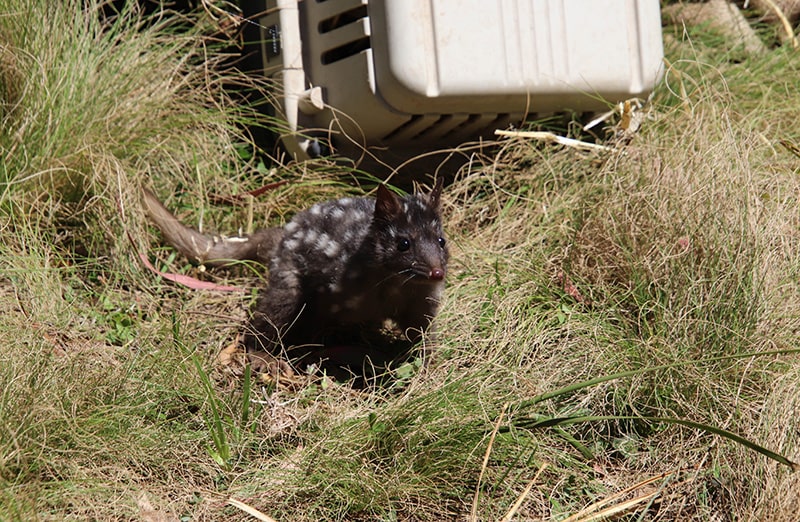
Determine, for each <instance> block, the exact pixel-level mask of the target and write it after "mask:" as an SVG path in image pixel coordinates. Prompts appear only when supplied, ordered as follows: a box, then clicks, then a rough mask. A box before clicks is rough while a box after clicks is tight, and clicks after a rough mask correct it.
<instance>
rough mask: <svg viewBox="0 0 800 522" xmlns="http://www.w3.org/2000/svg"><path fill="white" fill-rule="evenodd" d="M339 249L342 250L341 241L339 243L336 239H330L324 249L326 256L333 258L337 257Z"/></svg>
mask: <svg viewBox="0 0 800 522" xmlns="http://www.w3.org/2000/svg"><path fill="white" fill-rule="evenodd" d="M339 250H341V248H340V246H339V243H337V242H336V241H330V242H329V243H328V246H326V247H325V249H324V250H323V253H324V254H325V255H326V256H328V257H331V258H332V257H336V255H337V254H338V253H339Z"/></svg>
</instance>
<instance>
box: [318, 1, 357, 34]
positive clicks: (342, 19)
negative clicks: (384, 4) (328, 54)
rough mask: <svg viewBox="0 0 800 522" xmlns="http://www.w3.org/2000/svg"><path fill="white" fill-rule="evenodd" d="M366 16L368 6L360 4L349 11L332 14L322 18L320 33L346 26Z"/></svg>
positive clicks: (319, 26)
mask: <svg viewBox="0 0 800 522" xmlns="http://www.w3.org/2000/svg"><path fill="white" fill-rule="evenodd" d="M366 17H367V6H366V5H360V6H358V7H354V8H353V9H350V10H348V11H344V12H341V13H337V14H336V16H331V17H330V18H326V19H324V20H322V21H321V22H320V23H319V25H318V26H317V30H318V31H319V34H325V33H329V32H331V31H333V30H334V29H338V28H340V27H344V26H346V25H349V24H352V23H353V22H357V21H359V20H361V19H362V18H366Z"/></svg>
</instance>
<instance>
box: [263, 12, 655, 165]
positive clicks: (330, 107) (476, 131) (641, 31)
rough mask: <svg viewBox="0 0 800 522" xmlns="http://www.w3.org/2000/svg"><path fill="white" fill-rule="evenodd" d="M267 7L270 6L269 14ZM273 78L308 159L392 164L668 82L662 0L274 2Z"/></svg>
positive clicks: (269, 68)
mask: <svg viewBox="0 0 800 522" xmlns="http://www.w3.org/2000/svg"><path fill="white" fill-rule="evenodd" d="M261 6H264V4H261ZM264 7H265V10H264V11H262V12H261V13H260V14H257V15H255V17H254V21H256V22H257V24H258V26H259V27H260V32H261V35H260V44H261V58H262V61H263V70H264V73H265V74H266V75H268V76H270V77H273V78H275V79H277V80H279V82H280V84H281V85H282V90H283V95H282V96H281V97H280V98H279V100H280V102H279V105H280V107H278V109H279V113H281V114H282V115H283V116H284V117H285V119H286V121H287V122H288V125H289V129H290V132H288V133H287V134H286V135H285V136H283V137H282V138H281V139H282V141H283V143H284V145H285V146H286V148H287V149H288V151H289V152H290V153H291V154H293V155H295V156H296V157H298V159H302V158H307V157H309V156H314V155H315V154H318V153H319V150H320V147H319V144H320V143H321V144H323V150H324V148H325V147H330V148H331V150H332V151H334V152H336V153H338V154H342V155H344V156H349V157H352V158H357V157H359V156H361V155H362V153H363V151H364V150H365V149H369V150H371V151H373V152H374V153H375V154H377V155H378V157H381V158H382V159H383V160H384V161H390V162H392V160H395V161H394V163H397V162H400V161H403V159H404V158H406V159H407V158H409V157H412V156H414V155H416V154H419V153H421V152H427V151H431V150H436V149H441V148H447V147H453V146H456V145H458V144H460V143H463V142H465V141H470V140H475V139H478V138H481V137H487V136H490V135H492V133H493V132H494V130H495V129H497V128H507V127H509V126H510V125H519V124H520V123H521V122H523V121H524V120H526V119H532V118H537V117H542V116H543V115H547V114H552V113H557V112H562V111H571V112H579V113H582V112H596V111H605V110H608V108H609V106H610V105H611V104H613V103H615V102H619V101H622V100H625V99H629V98H632V97H643V96H646V95H647V94H648V93H649V92H650V91H651V90H652V89H653V87H654V86H655V84H656V82H657V81H658V79H659V77H660V72H661V64H662V55H663V47H662V41H661V18H660V8H659V2H658V0H495V1H492V0H300V1H298V0H266V5H265V6H264Z"/></svg>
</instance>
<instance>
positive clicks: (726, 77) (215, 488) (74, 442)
mask: <svg viewBox="0 0 800 522" xmlns="http://www.w3.org/2000/svg"><path fill="white" fill-rule="evenodd" d="M80 5H82V3H80V2H75V3H73V2H62V3H60V4H58V5H51V3H48V2H44V1H42V2H18V1H15V0H12V2H11V5H10V8H9V9H8V14H3V15H0V96H2V104H1V105H0V107H2V108H1V109H0V111H1V112H0V117H2V127H0V147H2V151H3V163H2V164H0V219H2V221H0V228H1V229H2V234H3V241H2V242H0V313H1V314H2V319H1V320H0V342H2V345H3V346H4V347H5V349H4V350H3V351H2V352H0V417H2V418H3V419H4V422H3V423H2V425H0V518H2V519H4V520H6V519H8V520H36V519H41V520H63V519H101V520H131V519H145V520H148V519H151V520H155V519H158V518H153V517H156V516H161V517H162V518H161V519H163V520H178V519H180V518H181V517H186V518H192V519H194V520H242V519H245V518H244V515H243V514H242V513H241V512H240V511H238V510H237V509H235V508H234V507H231V506H227V505H226V504H225V499H226V498H228V497H233V498H236V499H237V500H240V501H243V502H245V503H246V504H248V505H250V506H253V507H255V508H257V509H260V510H262V511H263V512H265V513H268V514H270V515H271V516H273V517H275V518H277V519H278V520H375V519H380V520H443V519H445V520H448V519H451V520H452V519H455V520H460V519H464V518H466V517H467V516H468V514H469V513H470V512H471V511H472V510H473V509H474V510H475V513H476V514H477V516H478V518H479V519H480V520H494V519H499V518H501V517H502V516H503V514H505V513H507V512H508V511H509V509H510V508H511V506H512V505H513V504H514V503H515V501H517V500H518V498H520V497H523V501H522V504H521V507H520V509H519V511H517V515H516V516H517V518H518V519H524V520H555V519H563V518H565V517H566V516H568V515H569V514H574V513H577V512H578V511H580V510H581V509H583V508H586V507H587V506H590V505H592V504H594V503H599V502H601V501H603V499H608V498H610V497H612V495H614V494H615V493H617V492H619V491H622V490H624V489H625V488H628V487H631V486H634V485H637V484H640V483H642V482H643V481H645V479H648V478H650V477H657V478H658V480H656V481H655V483H654V485H653V486H651V487H653V488H655V489H645V487H644V486H642V487H640V488H637V489H636V490H635V491H634V492H632V493H629V494H628V496H627V497H624V498H625V499H627V500H634V497H635V496H636V495H645V494H646V493H652V492H653V491H657V492H658V493H659V495H658V497H657V500H656V501H655V502H650V503H648V502H647V501H642V502H639V503H633V504H632V505H631V507H630V508H629V510H628V511H627V513H628V515H627V516H629V517H631V519H632V520H709V519H713V517H716V516H723V517H725V516H729V517H731V518H732V519H739V520H763V519H766V518H769V519H770V520H785V521H790V520H794V519H795V518H796V513H797V512H798V508H799V507H800V506H798V505H797V498H798V497H797V495H796V494H794V493H795V492H796V491H797V490H798V479H797V477H796V475H793V474H791V473H790V471H789V470H788V468H786V467H781V466H776V465H775V463H774V462H772V461H770V460H768V459H767V458H766V457H765V456H763V455H762V454H759V453H756V452H754V451H751V450H750V449H747V448H745V447H743V446H741V445H738V444H735V443H733V442H731V441H729V440H726V439H724V438H721V437H717V436H712V435H710V434H708V433H706V432H703V431H701V430H692V429H689V428H686V427H678V426H675V425H669V424H665V423H660V422H655V421H653V420H648V419H647V417H648V416H649V417H672V418H682V419H687V420H691V421H695V422H698V423H703V424H708V425H713V426H717V427H719V428H722V429H726V430H729V431H731V432H734V433H737V434H739V435H741V436H744V437H746V438H748V439H750V440H752V441H754V442H756V443H758V444H761V445H763V446H764V447H766V448H769V449H771V450H773V451H776V452H778V453H781V454H783V455H785V456H786V457H788V458H790V459H792V460H794V461H797V460H800V454H799V453H798V437H797V429H796V417H797V411H798V406H799V405H798V399H797V393H796V390H797V387H798V385H799V384H800V381H798V379H800V370H799V369H798V368H800V366H798V358H797V354H791V353H789V354H772V355H769V356H760V357H750V356H747V357H738V358H737V357H736V356H742V355H743V354H750V353H754V352H765V351H777V350H791V349H795V350H796V349H798V348H800V346H798V343H797V339H798V333H800V304H799V303H800V288H799V287H798V283H797V282H798V281H799V280H800V274H799V273H798V271H799V270H800V268H798V267H800V259H798V257H799V256H800V215H798V212H797V209H798V201H797V200H798V195H799V194H800V178H798V175H797V174H798V168H800V167H798V165H800V164H799V163H798V157H797V156H796V155H795V154H794V153H793V152H791V151H792V145H794V146H795V147H797V146H798V145H800V134H798V132H800V131H798V130H797V128H796V124H795V123H796V122H795V121H794V120H795V118H794V114H796V109H797V103H798V102H797V100H796V99H795V96H796V95H795V93H794V86H793V83H792V82H791V80H790V79H789V78H792V75H791V74H790V73H791V72H792V71H793V72H796V69H797V59H796V58H795V57H793V56H792V55H791V54H789V53H785V52H784V51H782V50H780V49H778V50H775V51H772V52H770V53H768V54H765V55H763V56H759V57H758V58H747V59H746V60H744V61H740V60H741V57H739V56H738V55H737V57H736V59H737V61H736V62H733V61H730V59H731V57H730V56H727V55H725V54H721V53H717V52H716V51H715V49H713V48H712V47H711V46H708V45H706V44H704V43H702V42H698V41H684V40H682V39H681V38H674V37H672V36H671V35H670V38H669V39H668V42H669V45H668V49H667V54H668V58H669V62H670V64H672V67H671V68H670V69H669V70H668V71H667V73H666V78H665V83H664V85H663V86H661V87H660V88H659V91H658V92H657V93H656V96H655V97H654V100H653V102H652V104H651V105H650V107H649V109H648V111H649V112H648V116H649V119H647V120H646V121H645V123H644V125H643V127H642V129H641V130H640V131H639V132H638V133H637V134H635V135H634V136H633V137H632V139H630V141H629V142H627V143H623V142H615V140H614V139H609V140H608V142H609V143H611V144H614V143H617V145H618V146H619V148H620V149H621V150H623V151H624V153H623V154H607V155H597V154H594V153H592V154H587V153H579V152H576V151H574V150H564V149H558V148H554V147H552V146H544V145H541V144H538V143H532V142H526V141H524V140H516V141H508V142H505V143H504V144H503V146H502V147H501V148H500V150H499V151H498V153H497V154H496V155H495V156H494V157H491V158H488V157H481V156H476V157H475V158H474V161H473V162H472V163H471V164H470V166H469V167H467V168H465V169H463V171H462V172H460V173H459V174H458V175H457V177H456V179H455V180H454V182H453V183H452V184H451V185H450V186H449V187H448V188H447V190H446V196H445V199H444V204H445V215H446V222H447V231H448V235H449V241H450V245H451V246H452V261H451V269H450V273H449V274H448V289H447V292H446V296H445V302H444V306H443V310H442V312H441V314H440V316H439V318H438V321H437V322H438V333H437V335H436V336H435V338H431V339H428V340H427V342H429V343H431V344H432V345H433V346H434V350H433V351H432V359H431V361H430V364H429V365H428V366H426V367H425V368H422V369H420V368H416V367H414V366H413V365H412V366H407V367H403V368H400V369H398V370H397V372H396V374H395V376H394V380H390V383H389V384H387V385H386V386H385V387H381V388H377V389H369V390H365V391H353V390H352V389H350V388H349V387H347V386H342V385H339V384H335V383H330V382H327V381H319V382H313V383H307V384H305V385H303V386H300V387H299V388H288V387H278V388H277V389H275V388H273V387H269V386H264V385H262V384H261V383H260V382H257V381H253V382H252V383H249V382H248V381H247V379H245V378H243V377H242V376H241V375H237V374H235V372H233V371H232V369H231V368H230V367H227V366H225V365H220V364H219V363H218V362H217V360H216V356H217V354H218V353H219V352H220V351H221V350H222V349H223V348H224V347H226V346H228V345H229V344H230V343H231V342H232V341H233V340H234V338H235V336H236V334H237V332H238V330H239V328H240V325H241V323H242V321H243V319H244V315H245V314H244V310H245V309H246V307H247V306H248V305H249V302H250V299H251V296H250V295H218V294H208V293H197V292H192V291H189V290H185V289H182V288H179V287H175V286H171V285H169V284H167V283H165V282H163V281H160V280H158V279H156V278H155V277H154V276H153V275H151V274H149V273H145V272H144V271H142V270H141V267H140V265H139V261H138V257H137V256H138V253H139V252H146V251H148V250H151V252H149V254H150V256H151V257H158V258H160V260H159V261H158V262H160V263H162V264H164V265H167V266H168V267H169V268H170V269H172V270H184V269H185V267H183V266H182V263H183V261H182V260H179V259H175V258H174V257H170V256H169V253H168V251H163V252H162V251H157V250H156V249H155V245H157V244H158V241H157V239H156V237H155V236H154V235H152V234H151V233H150V231H149V230H148V229H147V227H146V225H145V222H144V220H143V217H142V215H141V210H140V205H139V203H138V187H139V186H140V185H142V184H148V185H150V186H153V187H154V188H155V189H156V191H157V192H158V193H159V194H160V195H161V196H162V197H163V198H164V199H165V200H166V201H167V203H168V205H170V207H171V208H175V209H176V210H177V212H178V213H179V214H180V215H181V216H182V217H183V218H184V219H186V220H187V221H188V222H191V223H194V224H198V223H203V224H204V225H205V226H207V227H208V228H211V227H213V228H216V229H218V230H231V229H235V228H236V227H239V226H244V227H248V226H258V225H261V224H264V223H266V222H280V221H282V220H284V219H286V218H287V217H288V216H289V215H291V214H292V213H293V212H294V211H296V210H297V209H299V208H303V207H305V206H307V205H308V204H309V203H310V202H311V201H317V200H321V199H325V198H330V197H337V196H341V195H344V194H352V193H362V192H363V189H361V188H358V187H354V186H353V184H352V183H350V182H351V181H352V180H354V179H359V180H363V179H368V178H367V177H366V176H364V175H363V173H355V174H352V173H343V172H342V171H341V169H337V168H335V167H331V168H329V169H328V170H310V169H305V168H303V167H297V166H295V167H278V168H277V170H276V175H277V176H278V177H280V178H283V179H288V180H290V183H287V184H286V185H284V186H282V187H280V188H279V189H277V190H275V191H272V192H269V193H268V194H267V195H265V196H264V197H262V198H260V199H259V200H257V201H253V202H251V203H249V205H251V206H250V207H249V208H248V206H247V205H245V206H243V207H235V208H234V209H233V210H231V209H230V208H228V207H223V206H221V205H217V204H214V203H213V202H212V200H211V198H210V197H209V194H214V193H216V194H232V193H241V192H242V191H243V190H246V189H251V188H256V187H258V186H260V185H262V184H263V183H265V182H269V181H274V178H273V177H270V176H269V175H267V174H266V169H264V168H262V167H261V166H259V165H258V164H257V160H255V159H251V158H250V157H249V156H248V155H247V154H244V153H243V150H244V149H246V148H247V147H248V146H247V139H246V136H245V135H243V132H242V131H241V130H240V127H239V126H238V125H237V124H238V123H240V122H242V121H244V120H246V119H248V118H251V117H253V116H254V114H252V113H250V112H248V109H246V108H243V107H239V106H237V105H236V104H235V103H234V100H232V99H231V98H230V97H228V95H226V94H225V93H224V92H223V91H222V90H221V86H222V84H223V83H226V82H227V83H231V82H232V83H235V82H239V81H242V80H241V79H239V78H238V77H237V76H236V75H235V72H234V71H232V70H229V69H225V68H224V67H222V65H221V60H222V58H223V56H221V55H220V54H219V53H218V52H217V51H218V50H219V49H221V48H222V47H221V43H222V42H220V41H217V40H215V39H213V38H212V37H211V36H209V35H211V34H215V31H216V29H215V27H214V26H213V24H211V23H210V22H209V21H208V20H206V19H203V18H202V17H199V18H185V17H180V18H176V17H173V16H171V15H167V14H163V15H162V16H159V17H156V18H153V19H142V18H140V17H139V16H138V15H137V14H136V13H134V12H130V13H123V14H121V15H120V16H119V17H117V18H115V19H113V20H111V21H109V22H108V24H107V25H102V24H100V22H98V21H97V18H96V16H95V14H96V8H97V6H94V5H92V6H89V7H88V8H86V9H83V8H80ZM54 27H58V28H64V27H68V28H69V29H70V30H63V29H59V30H54V29H53V28H54ZM679 36H680V35H679ZM201 63H204V64H206V65H202V66H201ZM795 76H796V75H795ZM262 124H263V122H262ZM368 186H369V183H367V184H365V187H368ZM251 212H252V216H253V218H252V222H250V221H249V217H248V216H249V215H250V213H251ZM128 234H130V235H131V237H132V238H133V239H134V241H135V243H136V244H135V245H132V244H131V242H130V241H129V239H128V237H127V236H128ZM203 277H218V278H225V279H229V280H232V281H233V282H234V283H236V284H238V285H241V286H248V285H253V284H257V283H258V279H259V277H258V276H257V275H254V274H253V272H251V271H242V273H238V274H237V273H224V272H220V273H216V274H205V275H204V276H203ZM723 356H734V357H731V358H728V359H722V358H721V357H723ZM687 361H690V362H691V361H694V362H692V363H691V364H686V362H687ZM677 364H681V366H676V365H677ZM659 365H663V366H665V368H664V369H662V370H659V371H653V372H647V371H643V372H642V373H638V374H636V375H633V376H630V377H628V378H620V379H614V380H608V381H605V382H602V383H599V384H596V385H594V386H589V387H584V388H578V387H575V389H574V390H573V391H572V392H570V393H560V394H556V395H555V396H553V397H550V398H548V399H547V400H539V399H540V398H541V397H540V396H541V395H542V394H546V393H548V392H552V391H554V390H559V389H561V388H563V387H567V386H569V385H571V384H577V383H581V382H584V381H587V380H589V379H593V378H596V377H600V376H603V375H611V374H615V373H618V372H624V371H631V370H645V369H647V368H652V367H655V366H659ZM248 384H250V385H251V386H250V388H248V390H246V391H243V387H244V386H247V385H248ZM569 416H595V417H597V416H611V417H614V416H616V418H615V419H612V420H607V421H602V422H601V421H597V422H583V423H577V424H572V425H568V424H564V425H556V426H551V427H543V425H542V424H541V423H542V422H544V421H547V420H550V419H558V418H562V417H569ZM498 419H499V424H498ZM537 423H539V424H537ZM495 425H497V426H498V429H497V432H496V435H495V436H494V438H493V439H492V433H493V429H494V427H495ZM490 440H491V441H492V442H491V445H490ZM487 449H488V454H489V459H488V462H487V464H486V465H485V466H484V455H485V454H486V453H487ZM545 464H547V467H546V468H544V471H541V473H540V474H539V475H538V478H537V479H536V481H535V482H534V485H533V487H532V489H531V490H530V491H529V492H527V493H525V489H526V487H527V486H528V484H529V483H530V481H531V480H532V479H533V478H534V476H536V475H537V473H539V472H540V470H542V468H543V466H544V465H545ZM662 474H663V478H659V477H661V475H662ZM479 477H481V479H480V483H479ZM476 493H477V495H476ZM474 499H475V500H474ZM148 517H149V518H148ZM161 519H159V520H161Z"/></svg>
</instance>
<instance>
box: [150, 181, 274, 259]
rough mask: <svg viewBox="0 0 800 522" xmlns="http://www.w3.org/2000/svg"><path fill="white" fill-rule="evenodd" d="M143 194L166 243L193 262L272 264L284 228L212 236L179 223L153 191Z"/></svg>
mask: <svg viewBox="0 0 800 522" xmlns="http://www.w3.org/2000/svg"><path fill="white" fill-rule="evenodd" d="M142 192H143V199H144V204H145V207H146V208H147V213H148V214H149V215H150V219H152V220H153V223H155V225H156V226H157V227H158V229H159V230H161V234H163V236H164V240H165V241H166V242H167V243H169V244H170V245H172V246H173V247H174V248H175V249H176V250H178V252H180V253H181V254H183V255H184V256H186V257H187V258H189V260H190V261H192V262H193V263H198V264H202V265H209V266H225V265H230V264H232V263H233V262H234V261H258V262H261V263H264V264H268V263H269V261H270V259H272V256H273V254H274V253H275V249H276V248H277V247H278V243H279V242H280V240H281V237H282V235H283V229H281V228H265V229H261V230H257V231H256V232H254V233H253V234H251V235H248V236H233V237H225V236H208V235H205V234H202V233H201V232H198V231H197V230H195V229H193V228H191V227H187V226H186V225H184V224H183V223H181V222H180V221H178V219H177V218H176V217H175V216H174V215H173V214H172V212H170V211H169V210H167V208H166V207H165V206H164V205H162V204H161V202H160V201H159V200H158V198H157V197H156V196H155V194H153V193H152V192H151V191H150V190H149V189H147V188H143V189H142Z"/></svg>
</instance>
